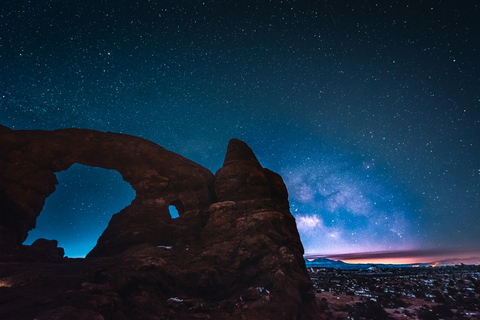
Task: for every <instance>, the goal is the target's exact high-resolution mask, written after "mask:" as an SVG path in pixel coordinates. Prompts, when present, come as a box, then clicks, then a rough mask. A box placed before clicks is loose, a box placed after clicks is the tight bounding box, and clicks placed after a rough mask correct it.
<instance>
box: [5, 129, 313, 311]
mask: <svg viewBox="0 0 480 320" xmlns="http://www.w3.org/2000/svg"><path fill="white" fill-rule="evenodd" d="M0 151H1V154H2V157H1V158H0V241H1V242H0V243H1V247H0V319H99V320H100V319H112V320H123V319H316V318H320V316H319V315H317V314H316V305H315V300H314V299H315V298H314V294H313V289H312V284H311V281H310V278H309V275H308V273H307V271H306V268H305V262H304V259H303V247H302V244H301V242H300V238H299V235H298V231H297V229H296V224H295V219H294V218H293V216H292V215H291V214H290V211H289V205H288V193H287V190H286V188H285V185H284V184H283V180H282V178H281V177H280V176H279V175H277V174H276V173H274V172H272V171H270V170H268V169H265V168H262V166H261V165H260V163H259V161H258V160H257V159H256V157H255V155H254V153H253V152H252V150H251V149H250V148H249V147H248V146H247V145H246V144H245V143H244V142H242V141H240V140H236V139H233V140H231V141H230V143H229V145H228V148H227V155H226V157H225V162H224V165H223V167H222V168H221V169H219V170H218V171H217V173H216V174H215V176H214V175H213V174H212V173H211V172H210V171H208V170H207V169H205V168H203V167H201V166H200V165H198V164H196V163H194V162H192V161H190V160H188V159H185V158H183V157H181V156H179V155H177V154H175V153H172V152H170V151H167V150H165V149H163V148H161V147H159V146H157V145H156V144H154V143H152V142H149V141H146V140H143V139H140V138H137V137H132V136H128V135H123V134H114V133H103V132H98V131H92V130H80V129H64V130H56V131H14V130H10V129H8V128H5V127H0ZM73 163H82V164H86V165H91V166H98V167H102V168H108V169H115V170H117V171H119V172H120V173H121V174H122V176H123V178H124V179H125V181H127V182H129V183H130V184H131V185H132V187H133V188H134V189H135V190H136V192H137V196H136V198H135V199H134V201H133V202H132V204H131V205H130V206H128V207H127V208H125V209H123V210H122V211H121V212H119V213H117V214H116V215H114V216H113V217H112V220H111V221H110V223H109V225H108V227H107V229H106V230H105V232H104V233H103V234H102V236H101V237H100V239H99V240H98V243H97V246H96V247H95V248H94V249H93V250H92V252H90V253H89V255H88V256H87V258H85V259H68V258H63V259H62V256H63V250H62V249H61V248H58V247H57V243H56V241H48V240H44V239H42V240H39V241H38V242H35V243H34V244H32V246H22V242H23V241H24V239H25V238H26V236H27V234H28V231H29V230H30V229H32V228H33V227H34V226H35V221H36V218H37V216H38V215H39V214H40V212H41V210H42V207H43V204H44V201H45V198H46V197H47V196H48V195H50V194H51V193H52V192H53V191H54V190H55V184H56V177H55V172H58V171H61V170H65V169H67V168H68V167H70V166H71V165H72V164H73ZM172 203H173V204H175V205H176V207H177V209H178V210H179V215H180V217H179V218H177V219H172V218H171V217H170V215H169V214H168V205H169V204H172Z"/></svg>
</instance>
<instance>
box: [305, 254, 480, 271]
mask: <svg viewBox="0 0 480 320" xmlns="http://www.w3.org/2000/svg"><path fill="white" fill-rule="evenodd" d="M305 264H306V266H307V268H334V269H343V270H348V269H368V268H370V267H372V266H374V265H375V266H378V267H380V268H382V267H384V268H390V267H396V268H412V267H430V266H437V267H443V266H457V265H461V264H464V265H480V258H479V257H471V258H462V259H446V260H441V261H435V262H431V263H417V264H413V263H412V264H400V265H399V264H373V263H365V264H360V263H358V264H357V263H355V264H353V263H345V262H343V261H340V260H331V259H327V258H315V259H305Z"/></svg>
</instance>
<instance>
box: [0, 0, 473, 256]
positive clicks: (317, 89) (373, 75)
mask: <svg viewBox="0 0 480 320" xmlns="http://www.w3.org/2000/svg"><path fill="white" fill-rule="evenodd" d="M479 16H480V4H479V3H478V1H474V0H464V1H453V0H450V1H448V0H443V1H442V0H436V1H427V0H424V1H396V0H392V1H370V0H365V1H333V0H309V1H308V0H303V1H302V0H296V1H294V0H270V1H269V0H257V1H251V0H245V1H243V0H242V1H230V0H225V1H222V0H204V1H196V0H182V1H178V0H175V1H173V0H165V1H155V0H139V1H130V0H95V1H94V0H84V1H80V0H68V1H65V0H50V1H48V0H45V1H27V0H7V1H6V3H5V4H2V6H1V7H0V74H1V77H0V123H1V124H3V125H5V126H8V127H10V128H12V129H45V130H53V129H58V128H71V127H76V128H88V129H95V130H101V131H113V132H122V133H127V134H132V135H136V136H140V137H143V138H146V139H149V140H151V141H153V142H155V143H157V144H159V145H161V146H163V147H165V148H166V149H168V150H171V151H174V152H176V153H179V154H181V155H183V156H185V157H187V158H189V159H191V160H193V161H195V162H197V163H199V164H201V165H203V166H205V167H206V168H208V169H210V170H211V171H212V172H215V171H216V170H217V169H218V168H220V167H221V165H222V163H223V158H224V155H225V151H226V146H227V143H228V141H229V139H231V138H238V139H241V140H244V141H245V142H247V143H248V144H249V145H250V147H251V148H252V149H253V150H254V152H255V153H256V155H257V157H258V159H259V161H260V162H261V164H262V165H263V166H264V167H267V168H269V169H271V170H273V171H275V172H278V173H279V174H281V175H282V177H283V179H284V181H285V183H286V185H287V188H288V190H289V200H290V205H291V211H292V213H293V215H294V216H295V218H296V221H297V226H298V229H299V232H300V235H301V239H302V243H303V245H304V247H305V251H306V252H307V253H322V254H342V253H359V252H373V251H375V252H378V251H401V252H405V251H408V250H426V249H434V250H437V251H438V250H442V248H445V250H446V251H448V252H454V251H455V248H458V250H459V251H462V252H464V251H465V250H467V249H468V248H478V247H479V246H480V224H479V217H480V212H479V211H480V196H479V193H480V140H479V137H480V41H479V39H480V19H478V17H479ZM57 177H58V180H59V185H58V187H57V191H56V192H55V193H54V194H52V195H51V196H50V197H49V198H48V199H47V202H46V204H45V209H44V211H43V212H42V214H41V215H40V217H39V219H38V221H37V228H36V229H35V230H33V231H31V232H30V236H29V238H28V239H27V241H26V243H31V242H32V241H34V240H35V239H36V238H38V237H44V238H47V239H57V240H59V246H61V247H64V248H65V251H66V255H67V256H70V257H75V256H83V255H85V254H86V253H87V252H88V251H89V250H90V249H91V248H92V247H93V246H94V245H95V242H96V240H97V238H98V236H99V235H100V234H101V232H102V231H103V230H104V229H105V227H106V225H107V223H108V221H109V219H110V217H111V215H112V214H114V213H116V212H118V211H119V210H120V209H122V208H123V207H125V206H126V205H128V204H129V203H130V202H131V201H132V200H133V198H134V197H135V194H134V191H133V190H132V189H131V187H130V186H129V185H128V184H127V183H126V182H124V181H123V180H122V178H121V176H120V174H119V173H117V172H115V171H110V170H105V169H100V168H91V167H86V166H82V165H78V164H76V165H74V166H73V167H72V168H70V169H69V170H67V171H64V172H60V173H58V174H57ZM467 251H468V250H467Z"/></svg>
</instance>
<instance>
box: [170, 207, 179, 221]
mask: <svg viewBox="0 0 480 320" xmlns="http://www.w3.org/2000/svg"><path fill="white" fill-rule="evenodd" d="M168 212H170V217H172V219H177V218H178V217H180V216H179V215H178V210H177V208H176V207H175V206H173V205H169V206H168Z"/></svg>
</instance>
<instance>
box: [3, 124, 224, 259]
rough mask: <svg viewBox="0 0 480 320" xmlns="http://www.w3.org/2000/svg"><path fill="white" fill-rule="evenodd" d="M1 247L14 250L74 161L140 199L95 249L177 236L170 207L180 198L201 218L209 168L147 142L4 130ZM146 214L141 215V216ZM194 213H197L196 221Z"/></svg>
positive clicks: (209, 190)
mask: <svg viewBox="0 0 480 320" xmlns="http://www.w3.org/2000/svg"><path fill="white" fill-rule="evenodd" d="M0 141H1V144H0V151H1V153H2V157H1V158H0V166H2V170H1V171H0V204H1V207H2V212H0V234H1V236H0V237H1V238H0V246H1V248H0V251H2V252H4V253H5V252H14V251H15V250H16V248H18V247H19V246H20V245H21V244H22V243H23V241H24V240H25V239H26V237H27V235H28V231H29V230H31V229H32V228H34V227H35V222H36V219H37V217H38V215H39V214H40V212H41V210H42V208H43V205H44V203H45V199H46V198H47V197H48V196H49V195H50V194H51V193H52V192H54V191H55V185H56V184H57V179H56V176H55V172H59V171H63V170H66V169H68V168H69V167H70V166H71V165H73V164H74V163H80V164H84V165H87V166H93V167H100V168H105V169H113V170H116V171H118V172H119V173H120V174H121V175H122V177H123V179H124V180H125V181H126V182H128V183H130V185H131V186H132V188H133V189H134V190H135V191H136V197H135V199H134V200H133V202H132V203H131V205H129V206H127V207H126V208H124V209H123V210H121V211H120V212H119V213H117V214H115V215H114V216H113V217H112V219H111V221H110V223H109V225H108V227H107V229H106V230H105V231H104V233H103V234H102V236H101V237H100V238H99V240H98V242H97V245H96V246H95V248H94V249H93V250H92V252H91V253H90V254H91V255H105V254H107V253H108V254H113V253H115V252H117V251H121V250H123V249H124V248H125V247H127V246H128V245H131V244H134V243H142V242H150V243H162V242H165V241H167V242H168V241H171V239H172V237H175V236H176V234H175V230H174V228H172V227H171V225H170V224H169V223H168V222H169V220H171V219H170V215H169V213H168V205H169V204H170V203H172V202H175V201H180V203H181V204H182V207H183V209H182V210H183V212H182V214H183V215H189V216H191V217H193V219H190V220H191V221H190V223H195V221H197V222H198V223H201V221H202V220H204V218H202V215H204V214H205V212H206V210H207V209H208V207H209V205H210V204H211V203H212V201H213V199H214V198H215V196H214V194H213V179H214V176H213V174H212V173H211V172H210V171H209V170H208V169H206V168H204V167H202V166H200V165H198V164H196V163H195V162H193V161H190V160H188V159H186V158H184V157H182V156H180V155H178V154H176V153H173V152H171V151H168V150H166V149H164V148H162V147H160V146H158V145H157V144H155V143H153V142H150V141H148V140H145V139H142V138H138V137H134V136H130V135H126V134H119V133H111V132H100V131H94V130H87V129H60V130H54V131H40V130H32V131H26V130H10V129H8V128H6V127H2V128H1V130H0ZM140 217H141V219H140ZM195 217H196V218H197V219H195Z"/></svg>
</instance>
